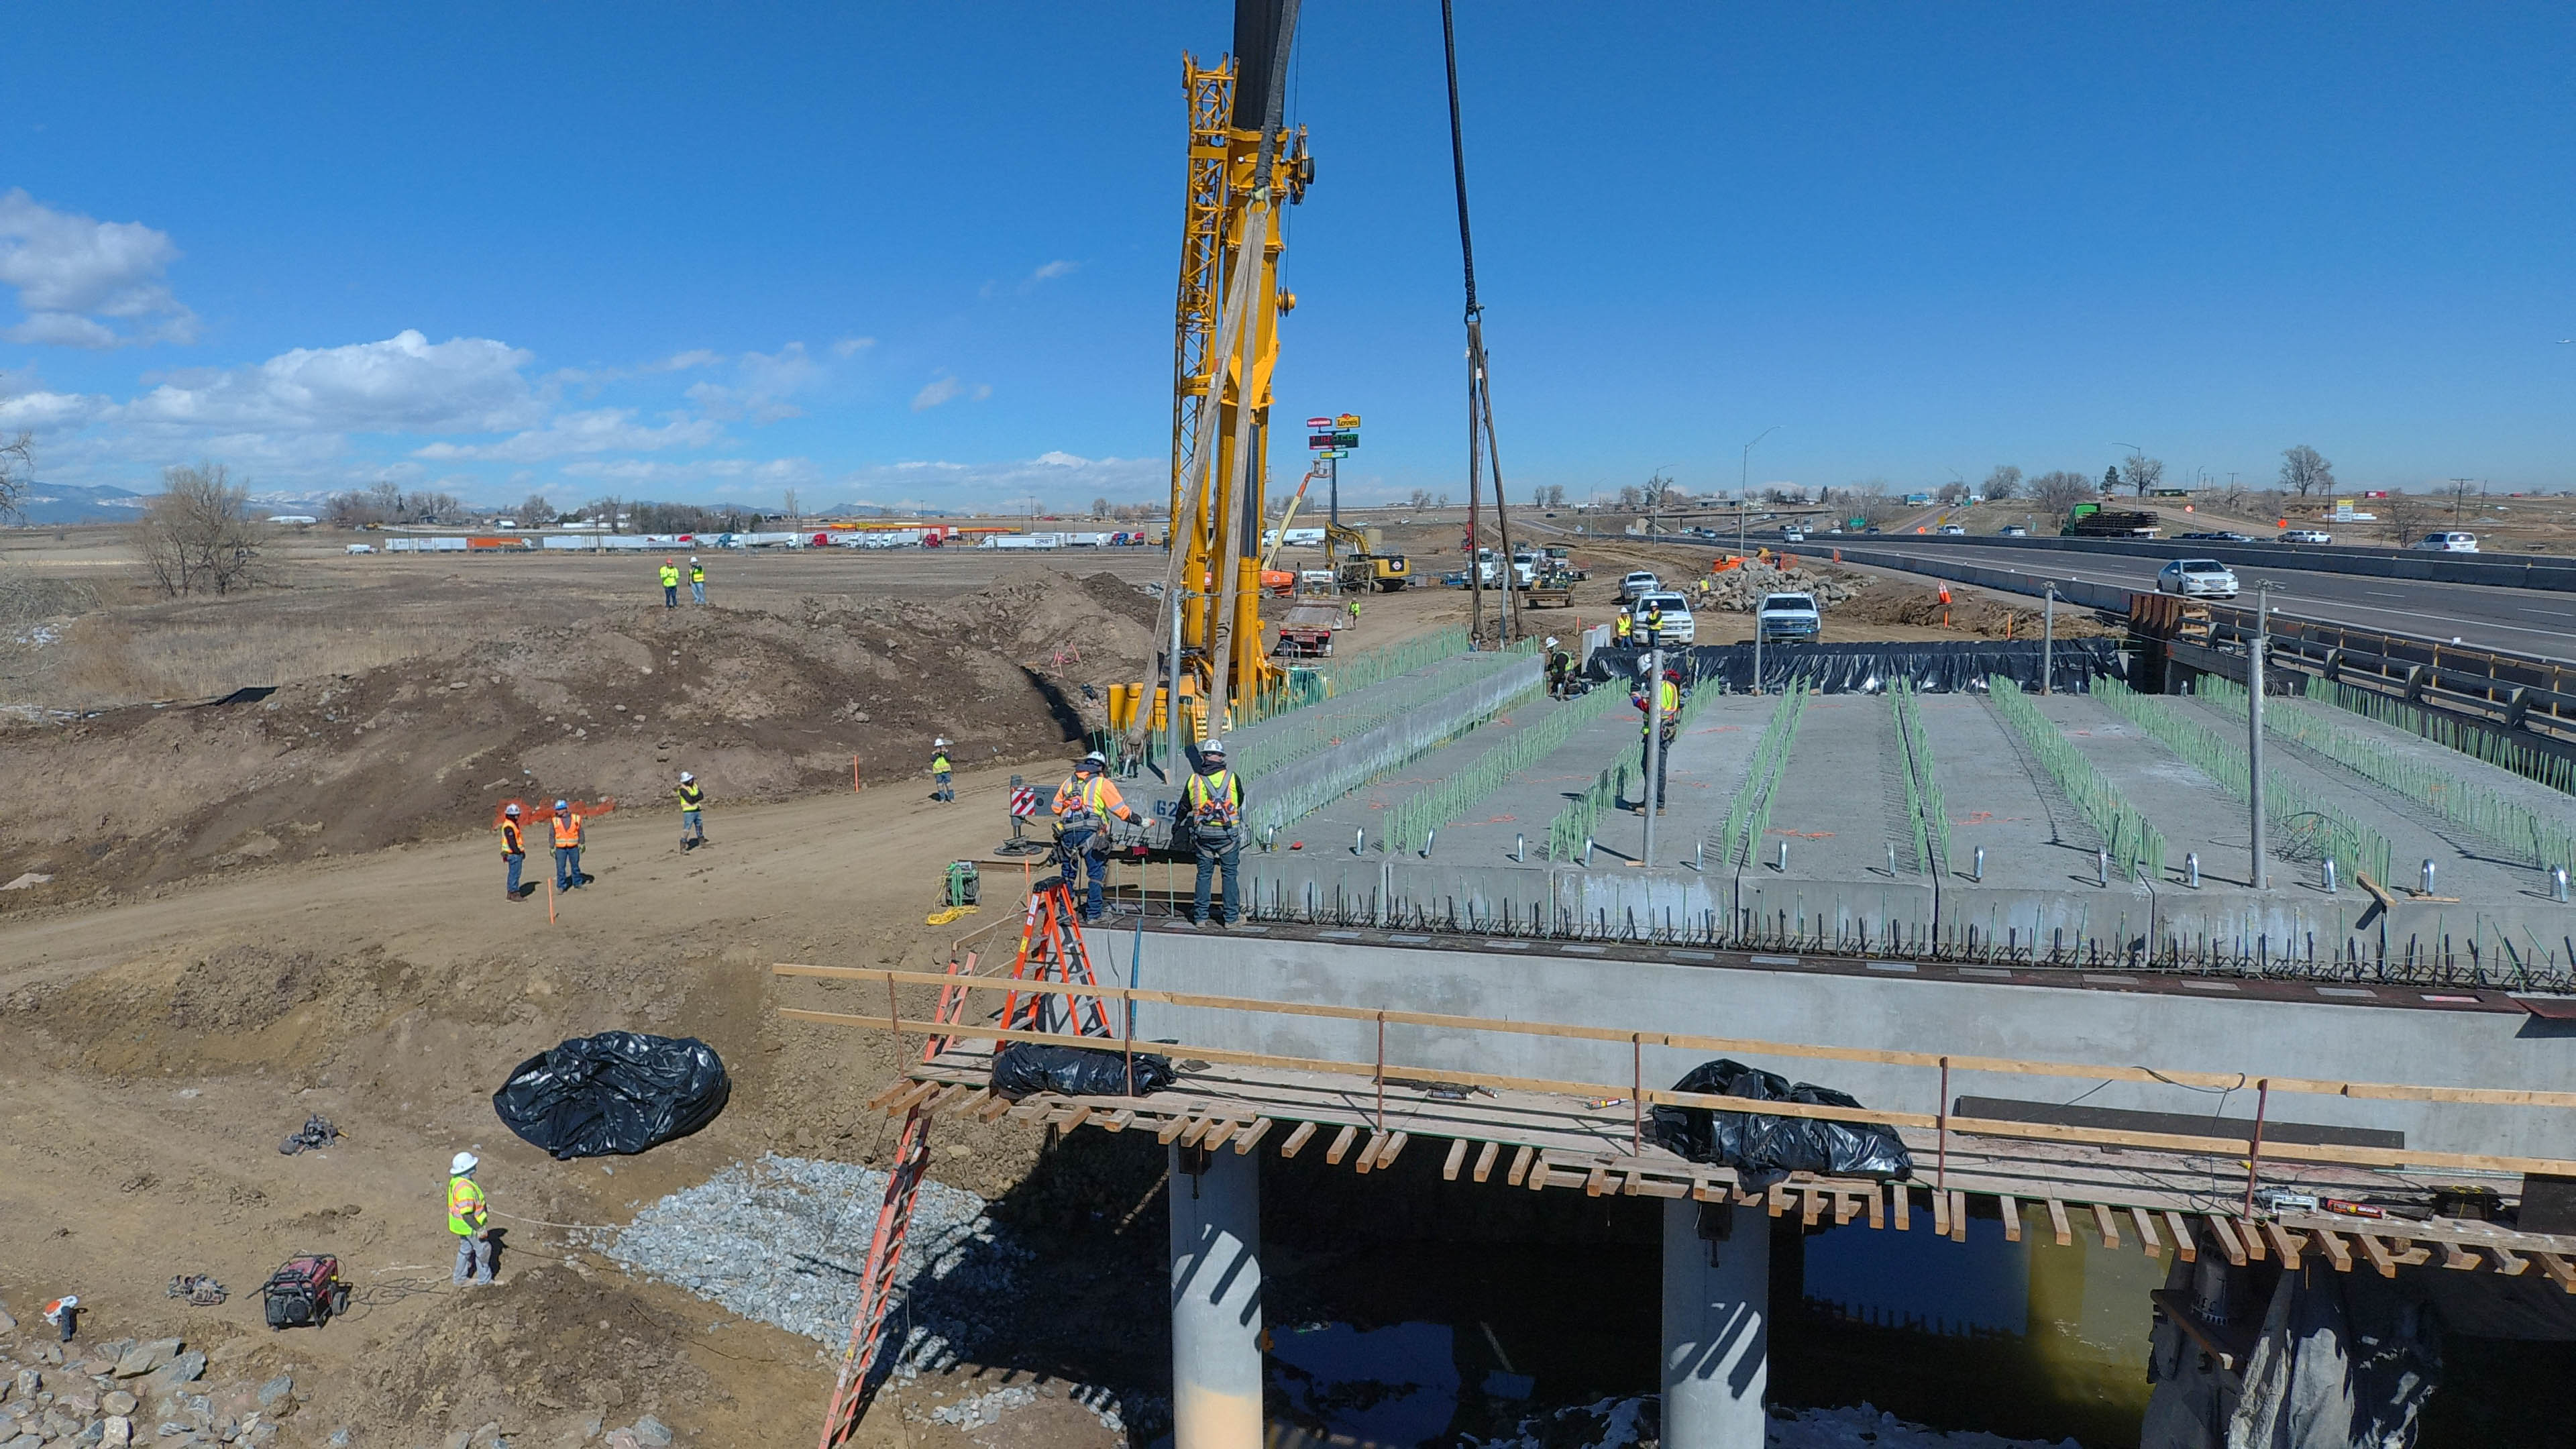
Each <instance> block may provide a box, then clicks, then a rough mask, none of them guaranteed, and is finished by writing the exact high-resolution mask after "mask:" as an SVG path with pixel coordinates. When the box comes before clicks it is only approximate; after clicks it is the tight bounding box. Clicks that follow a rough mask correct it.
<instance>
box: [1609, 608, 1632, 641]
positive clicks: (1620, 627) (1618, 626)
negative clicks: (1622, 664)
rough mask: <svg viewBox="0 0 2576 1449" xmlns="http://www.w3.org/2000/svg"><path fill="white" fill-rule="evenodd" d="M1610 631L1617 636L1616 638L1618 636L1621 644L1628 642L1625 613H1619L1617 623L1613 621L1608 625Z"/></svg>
mask: <svg viewBox="0 0 2576 1449" xmlns="http://www.w3.org/2000/svg"><path fill="white" fill-rule="evenodd" d="M1610 632H1611V633H1613V634H1615V635H1617V636H1618V638H1619V642H1620V643H1622V644H1625V643H1627V642H1628V616H1627V615H1625V614H1621V615H1620V616H1619V619H1618V622H1617V623H1615V624H1612V625H1611V626H1610Z"/></svg>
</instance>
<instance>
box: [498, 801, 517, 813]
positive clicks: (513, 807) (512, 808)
mask: <svg viewBox="0 0 2576 1449" xmlns="http://www.w3.org/2000/svg"><path fill="white" fill-rule="evenodd" d="M501 813H502V814H504V815H516V814H518V813H519V807H518V804H517V802H515V801H514V802H512V803H510V804H508V805H504V806H502V807H501Z"/></svg>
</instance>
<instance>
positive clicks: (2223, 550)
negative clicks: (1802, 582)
mask: <svg viewBox="0 0 2576 1449" xmlns="http://www.w3.org/2000/svg"><path fill="white" fill-rule="evenodd" d="M1905 545H1906V546H1907V547H1908V548H1912V547H1915V546H1917V545H1922V546H1927V547H1933V548H2012V549H2038V550H2047V549H2068V550H2077V551H2081V552H2084V553H2109V554H2123V555H2126V556H2128V557H2131V558H2152V559H2172V558H2214V559H2217V560H2218V561H2220V562H2221V563H2226V564H2237V565H2243V566H2246V567H2249V568H2275V569H2292V570H2301V571H2305V572H2310V573H2332V574H2357V575H2359V576H2361V577H2364V578H2376V579H2410V580H2414V581H2417V582H2420V583H2436V584H2489V585H2494V586H2496V587H2499V588H2509V589H2543V590H2550V591H2554V592H2561V593H2564V592H2570V591H2576V559H2567V558H2553V557H2551V556H2550V555H2547V554H2459V553H2433V552H2430V551H2426V552H2422V553H2417V552H2414V551H2412V550H2408V549H2385V548H2352V547H2346V546H2343V545H2337V544H2303V543H2286V544H2285V543H2206V542H2197V541H2185V542H2175V541H2172V540H2167V539H2125V538H2061V537H2047V536H2034V537H2030V538H2004V537H2001V536H1993V537H1988V536H1984V535H1978V536H1974V537H1962V536H1960V535H1956V534H1939V533H1926V534H1920V535H1908V536H1907V537H1906V538H1905ZM1836 546H1837V547H1840V548H1841V549H1842V551H1843V557H1845V558H1846V559H1850V558H1852V557H1853V555H1854V552H1855V548H1856V547H1858V548H1866V547H1868V545H1866V544H1862V545H1857V546H1854V545H1848V544H1839V545H1836ZM1807 547H1808V549H1809V550H1810V551H1812V550H1813V549H1815V548H1816V547H1817V541H1816V540H1813V539H1811V540H1809V541H1808V544H1807ZM2059 592H2061V593H2063V592H2064V590H2060V591H2059Z"/></svg>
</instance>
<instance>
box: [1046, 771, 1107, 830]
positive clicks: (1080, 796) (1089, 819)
mask: <svg viewBox="0 0 2576 1449" xmlns="http://www.w3.org/2000/svg"><path fill="white" fill-rule="evenodd" d="M1119 804H1120V802H1119V799H1118V787H1117V786H1115V785H1112V784H1110V783H1109V777H1108V776H1106V775H1094V776H1092V777H1091V778H1090V779H1088V780H1086V779H1084V778H1083V777H1081V776H1080V775H1076V776H1074V777H1073V778H1071V779H1069V780H1067V781H1065V782H1064V783H1063V784H1061V785H1058V786H1057V787H1056V790H1055V807H1054V808H1055V814H1056V818H1057V819H1058V820H1061V821H1063V822H1064V823H1065V824H1066V825H1069V826H1080V825H1097V824H1099V823H1100V818H1101V817H1102V816H1104V815H1108V814H1111V813H1113V812H1115V811H1116V810H1117V809H1118V808H1119Z"/></svg>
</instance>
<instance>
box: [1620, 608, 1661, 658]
mask: <svg viewBox="0 0 2576 1449" xmlns="http://www.w3.org/2000/svg"><path fill="white" fill-rule="evenodd" d="M1628 635H1629V638H1630V639H1632V640H1633V641H1634V642H1635V643H1637V644H1638V645H1639V646H1640V647H1643V648H1647V649H1652V648H1654V647H1655V645H1656V644H1658V643H1660V642H1662V640H1663V637H1664V606H1663V605H1662V604H1660V603H1658V602H1656V601H1655V600H1653V599H1648V600H1646V611H1645V613H1643V614H1641V615H1639V616H1638V618H1637V621H1636V623H1634V624H1632V625H1630V626H1629V629H1628Z"/></svg>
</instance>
